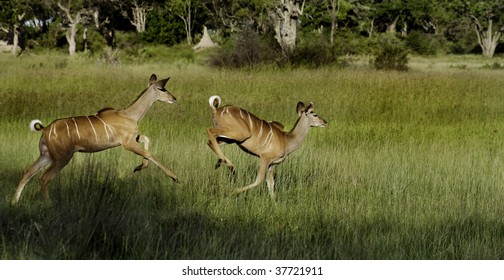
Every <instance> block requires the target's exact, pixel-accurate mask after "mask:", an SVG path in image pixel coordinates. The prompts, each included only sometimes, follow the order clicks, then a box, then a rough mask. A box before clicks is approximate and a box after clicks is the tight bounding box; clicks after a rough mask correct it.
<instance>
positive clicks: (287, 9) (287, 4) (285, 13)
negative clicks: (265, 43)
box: [272, 0, 305, 56]
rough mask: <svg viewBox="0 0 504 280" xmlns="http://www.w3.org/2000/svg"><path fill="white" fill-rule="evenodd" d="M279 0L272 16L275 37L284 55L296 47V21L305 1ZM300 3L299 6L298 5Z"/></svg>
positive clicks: (301, 12)
mask: <svg viewBox="0 0 504 280" xmlns="http://www.w3.org/2000/svg"><path fill="white" fill-rule="evenodd" d="M300 2H301V1H300V0H279V1H278V5H277V7H276V11H275V13H274V14H272V17H273V18H274V29H275V34H276V35H275V39H276V40H277V42H278V44H279V45H280V47H281V48H282V52H283V54H284V55H285V56H287V55H288V54H289V53H291V52H292V51H293V50H294V49H295V48H296V36H297V23H298V20H299V16H301V15H302V14H303V9H304V4H305V1H304V0H303V1H302V3H300ZM300 4H301V7H300Z"/></svg>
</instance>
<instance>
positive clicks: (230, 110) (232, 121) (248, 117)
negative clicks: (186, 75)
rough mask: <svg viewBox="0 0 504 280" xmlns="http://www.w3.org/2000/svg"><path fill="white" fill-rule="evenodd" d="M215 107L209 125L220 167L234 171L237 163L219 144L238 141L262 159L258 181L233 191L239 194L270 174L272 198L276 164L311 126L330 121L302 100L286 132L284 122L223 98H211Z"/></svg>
mask: <svg viewBox="0 0 504 280" xmlns="http://www.w3.org/2000/svg"><path fill="white" fill-rule="evenodd" d="M209 103H210V107H211V108H212V109H213V112H212V120H213V125H214V127H211V128H208V129H207V132H208V146H210V148H211V149H212V151H214V152H215V153H216V154H217V156H218V157H219V159H218V161H217V165H216V166H215V168H218V167H219V166H221V165H222V164H225V165H227V166H228V168H229V170H230V171H231V172H232V173H234V171H235V168H234V165H233V163H232V162H231V161H230V160H229V159H228V158H227V157H226V156H225V155H224V153H223V152H222V150H221V148H220V146H219V144H223V143H225V144H228V143H236V144H237V145H238V146H240V148H242V149H243V150H245V151H246V152H248V153H250V154H253V155H255V156H258V157H259V158H260V166H259V171H258V173H257V177H256V180H255V182H254V183H252V184H250V185H248V186H245V187H242V188H238V189H236V190H235V191H234V192H233V194H239V193H242V192H244V191H246V190H249V189H251V188H254V187H256V186H257V185H259V184H260V183H261V182H262V181H263V180H264V177H266V183H267V185H268V191H269V194H270V196H271V198H274V197H275V194H274V189H273V188H274V184H275V181H274V178H273V167H274V166H275V164H278V163H281V162H282V161H284V159H285V157H287V155H289V154H290V153H292V152H294V151H295V150H296V149H297V148H299V147H300V146H301V144H302V143H303V141H304V140H305V137H306V135H307V134H308V130H309V129H310V127H311V126H314V127H325V126H326V125H327V122H326V121H324V120H323V119H321V118H320V117H319V116H318V115H317V114H316V113H315V112H314V111H313V103H310V104H309V105H308V106H307V107H305V105H304V104H303V103H302V102H299V103H298V104H297V113H298V116H299V118H298V120H297V122H296V124H295V126H294V128H293V129H292V130H291V131H290V132H286V131H283V125H282V124H280V123H278V122H274V121H273V122H268V121H265V120H262V119H260V118H258V117H256V116H254V115H253V114H251V113H249V112H248V111H246V110H244V109H241V108H238V107H235V106H229V105H228V106H223V107H220V108H219V106H220V104H221V98H220V97H219V96H215V95H214V96H212V97H210V99H209Z"/></svg>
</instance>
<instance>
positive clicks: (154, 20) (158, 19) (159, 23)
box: [142, 9, 185, 46]
mask: <svg viewBox="0 0 504 280" xmlns="http://www.w3.org/2000/svg"><path fill="white" fill-rule="evenodd" d="M142 39H143V40H145V41H146V42H148V43H155V44H163V45H168V46H173V45H176V44H178V43H180V42H182V41H183V40H184V39H185V30H184V24H183V23H182V22H181V21H180V20H179V19H178V18H177V17H176V15H174V14H172V13H167V12H166V11H165V10H163V9H160V10H157V9H156V10H153V11H151V12H149V13H148V14H147V23H146V31H145V32H144V33H143V34H142Z"/></svg>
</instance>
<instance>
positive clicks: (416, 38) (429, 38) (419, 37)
mask: <svg viewBox="0 0 504 280" xmlns="http://www.w3.org/2000/svg"><path fill="white" fill-rule="evenodd" d="M405 40H406V45H407V47H408V48H409V49H410V50H411V51H413V52H415V53H416V54H419V55H436V54H437V53H439V52H447V50H443V47H442V46H443V45H444V44H442V42H441V41H440V40H442V38H439V37H437V36H436V35H434V34H426V33H424V32H421V31H417V30H414V31H411V32H410V33H409V34H408V36H407V37H406V38H405Z"/></svg>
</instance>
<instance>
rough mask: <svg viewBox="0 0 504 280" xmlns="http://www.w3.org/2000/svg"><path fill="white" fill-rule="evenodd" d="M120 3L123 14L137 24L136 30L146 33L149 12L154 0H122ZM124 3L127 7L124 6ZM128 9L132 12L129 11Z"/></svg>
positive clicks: (133, 23)
mask: <svg viewBox="0 0 504 280" xmlns="http://www.w3.org/2000/svg"><path fill="white" fill-rule="evenodd" d="M120 5H121V14H122V15H123V16H124V17H125V18H127V19H128V20H129V21H130V22H131V24H132V25H133V26H135V29H136V32H138V33H144V32H145V24H146V21H147V12H148V11H150V10H152V5H153V3H152V1H145V0H144V1H138V0H132V1H121V2H120ZM123 5H124V6H126V7H124V8H123ZM128 10H129V11H130V12H128Z"/></svg>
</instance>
